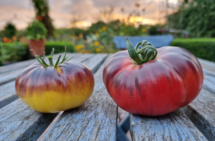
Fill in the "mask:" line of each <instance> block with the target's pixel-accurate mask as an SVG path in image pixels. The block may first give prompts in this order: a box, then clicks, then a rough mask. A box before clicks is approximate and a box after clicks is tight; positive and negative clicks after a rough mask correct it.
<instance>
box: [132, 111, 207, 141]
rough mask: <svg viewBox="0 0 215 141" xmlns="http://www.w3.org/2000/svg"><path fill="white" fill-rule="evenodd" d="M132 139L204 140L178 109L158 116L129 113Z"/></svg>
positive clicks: (165, 140) (140, 140)
mask: <svg viewBox="0 0 215 141" xmlns="http://www.w3.org/2000/svg"><path fill="white" fill-rule="evenodd" d="M130 124H131V129H130V132H131V137H132V140H133V141H152V140H153V141H206V140H207V139H206V138H205V137H204V136H203V135H202V133H201V132H200V131H199V130H198V129H197V128H196V127H195V126H194V124H193V123H192V122H191V121H190V120H189V119H188V118H187V117H186V116H185V115H184V114H183V113H182V112H181V111H180V110H177V111H174V112H172V113H170V114H167V115H164V116H160V117H147V116H138V115H132V114H131V115H130Z"/></svg>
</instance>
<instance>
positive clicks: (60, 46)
mask: <svg viewBox="0 0 215 141" xmlns="http://www.w3.org/2000/svg"><path fill="white" fill-rule="evenodd" d="M65 46H66V49H67V52H75V47H74V45H73V43H69V42H46V55H49V54H50V53H51V51H52V48H54V49H55V53H60V52H64V51H65Z"/></svg>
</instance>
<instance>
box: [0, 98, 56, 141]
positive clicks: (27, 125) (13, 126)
mask: <svg viewBox="0 0 215 141" xmlns="http://www.w3.org/2000/svg"><path fill="white" fill-rule="evenodd" d="M56 115H57V114H42V113H39V112H36V111H35V110H33V109H31V108H29V107H28V106H27V105H26V104H24V103H23V102H22V101H21V100H20V99H18V100H16V101H15V102H12V103H11V104H10V105H8V106H6V107H4V108H2V109H1V110H0V131H1V132H0V140H1V141H5V140H19V139H20V140H36V139H37V138H38V136H39V135H40V134H41V133H42V132H43V130H44V129H45V128H46V127H47V126H48V125H49V124H50V123H51V121H52V120H53V119H54V117H55V116H56Z"/></svg>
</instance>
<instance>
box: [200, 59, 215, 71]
mask: <svg viewBox="0 0 215 141" xmlns="http://www.w3.org/2000/svg"><path fill="white" fill-rule="evenodd" d="M198 60H199V62H200V64H201V65H202V67H203V68H205V69H207V70H209V71H212V72H215V62H211V61H207V60H204V59H201V58H198Z"/></svg>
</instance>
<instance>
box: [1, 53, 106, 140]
mask: <svg viewBox="0 0 215 141" xmlns="http://www.w3.org/2000/svg"><path fill="white" fill-rule="evenodd" d="M106 57H107V55H106V54H103V55H94V56H93V57H92V58H91V59H89V60H87V61H86V62H88V63H89V64H87V63H85V62H84V64H86V65H87V66H88V67H89V68H90V69H91V70H95V69H94V67H98V66H99V65H101V63H102V62H103V60H104V59H105V58H106ZM95 58H97V59H96V61H95ZM90 60H92V61H93V62H94V64H92V63H91V61H90ZM56 115H57V114H42V113H39V112H36V111H35V110H33V109H31V108H30V107H28V106H27V105H26V104H24V103H23V102H22V101H21V100H20V99H18V100H15V101H14V102H12V103H11V104H9V105H7V106H5V107H3V108H1V110H0V140H36V139H37V138H38V137H39V136H40V135H41V134H42V132H44V130H45V129H46V128H47V127H48V125H49V124H50V123H51V122H52V120H53V119H54V118H55V116H56Z"/></svg>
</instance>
